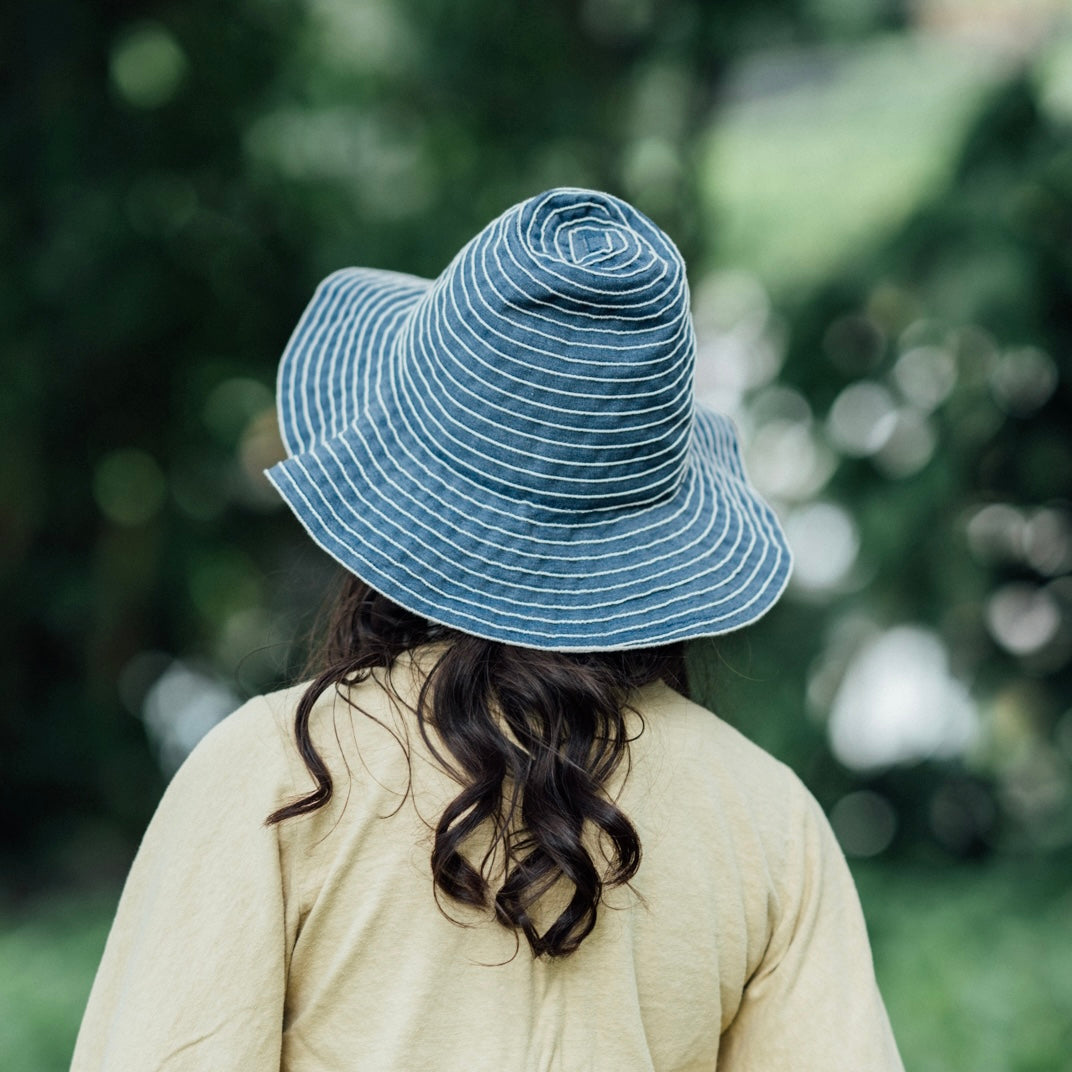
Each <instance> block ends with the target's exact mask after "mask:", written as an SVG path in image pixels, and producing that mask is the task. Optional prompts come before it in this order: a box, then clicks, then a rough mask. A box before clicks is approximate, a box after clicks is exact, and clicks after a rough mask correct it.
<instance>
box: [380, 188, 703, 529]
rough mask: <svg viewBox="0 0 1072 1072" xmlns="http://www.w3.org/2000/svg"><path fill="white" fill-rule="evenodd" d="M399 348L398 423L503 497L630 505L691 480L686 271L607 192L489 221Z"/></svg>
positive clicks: (559, 194) (655, 233)
mask: <svg viewBox="0 0 1072 1072" xmlns="http://www.w3.org/2000/svg"><path fill="white" fill-rule="evenodd" d="M397 353H398V385H399V387H400V391H399V402H400V404H401V405H404V406H405V409H400V411H399V412H400V416H402V417H403V419H406V417H407V413H406V410H408V411H409V417H410V419H412V420H413V421H414V422H415V424H416V425H418V426H420V427H421V429H422V432H423V434H425V435H427V436H428V437H429V441H430V442H432V443H434V444H435V449H437V450H440V451H442V452H443V455H444V458H445V460H446V461H447V463H448V464H450V465H452V466H453V467H455V468H456V469H457V470H458V471H459V473H461V474H462V475H463V476H464V475H466V474H473V473H479V474H480V479H481V481H482V482H484V483H489V482H490V484H491V486H492V488H493V489H494V490H495V491H497V492H499V493H501V494H504V495H507V496H509V497H512V498H517V499H520V500H523V501H525V502H527V503H530V504H535V505H537V506H539V505H544V506H546V507H548V508H550V509H554V510H561V509H562V507H563V506H564V505H571V504H572V505H574V506H576V508H577V509H578V510H584V511H592V510H596V511H598V510H618V509H622V508H636V507H639V506H643V505H645V504H648V503H652V502H656V501H658V500H660V499H661V498H665V497H666V496H668V495H671V494H672V493H673V491H674V489H675V488H676V487H677V486H678V484H679V482H680V480H681V478H682V475H683V473H684V471H685V468H686V465H687V456H688V447H689V434H690V427H691V415H692V372H693V360H694V354H695V340H694V336H693V329H692V322H691V318H690V316H689V301H688V287H687V284H686V282H685V270H684V264H683V262H682V260H681V255H680V254H679V253H678V251H677V249H676V247H674V245H673V243H672V242H671V241H670V239H669V238H667V236H666V235H665V234H663V232H662V231H660V230H659V229H658V228H657V227H656V226H655V224H653V223H652V222H651V221H650V220H648V219H647V218H646V217H644V216H642V215H641V214H640V213H639V212H637V211H636V210H635V209H633V208H632V207H631V206H629V205H627V204H625V203H624V202H622V201H619V200H618V199H616V198H614V197H611V196H610V195H608V194H597V193H594V192H592V191H587V190H552V191H550V192H548V193H546V194H543V195H540V196H538V197H535V198H531V199H530V200H528V201H525V202H522V203H521V204H520V205H518V206H515V207H514V208H513V209H511V210H509V211H508V212H506V213H504V214H503V215H502V216H500V217H499V218H498V219H497V220H495V221H493V222H492V223H491V224H489V225H488V227H486V228H485V229H484V230H483V231H481V232H480V234H478V235H477V236H476V237H475V238H474V239H473V240H472V241H471V242H470V243H469V244H468V245H466V246H465V247H464V248H463V249H462V250H461V252H460V253H459V254H458V256H457V257H456V258H455V259H454V261H453V262H452V263H451V265H450V266H449V267H448V269H447V270H446V271H445V272H444V273H443V275H442V276H440V278H439V279H438V280H437V281H436V283H435V285H434V286H433V287H432V288H431V290H430V291H429V292H428V294H427V295H426V296H425V298H424V299H423V300H422V301H421V302H419V303H418V305H417V307H416V308H415V309H414V313H413V316H412V318H411V320H410V322H409V324H408V325H407V328H406V330H404V331H403V332H402V337H401V338H400V340H399V350H398V351H397Z"/></svg>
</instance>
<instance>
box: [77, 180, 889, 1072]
mask: <svg viewBox="0 0 1072 1072" xmlns="http://www.w3.org/2000/svg"><path fill="white" fill-rule="evenodd" d="M694 348H695V342H694V337H693V328H692V322H691V318H690V314H689V306H688V289H687V285H686V282H685V269H684V264H683V263H682V261H681V257H680V255H679V253H678V252H677V250H676V248H675V247H674V246H673V244H672V243H671V242H670V240H669V239H668V238H667V237H666V236H665V235H664V234H663V233H662V232H661V231H660V230H659V229H658V228H657V227H656V226H655V225H654V224H653V223H651V221H649V220H648V219H646V218H645V217H644V216H642V215H641V214H640V213H639V212H637V211H636V210H635V209H633V208H631V207H630V206H629V205H627V204H625V203H623V202H621V201H619V200H617V199H616V198H613V197H611V196H609V195H607V194H602V193H595V192H592V191H584V190H568V189H566V190H553V191H550V192H548V193H546V194H543V195H541V196H539V197H535V198H532V199H531V200H528V201H526V202H523V203H522V204H520V205H517V206H515V207H514V208H512V209H510V210H509V211H507V212H506V213H505V214H504V215H503V216H501V217H500V218H499V219H497V220H495V221H494V222H493V223H491V224H490V225H489V226H488V227H487V228H485V229H484V230H483V231H482V232H481V233H480V234H479V235H477V237H476V238H475V239H473V240H472V241H471V242H470V243H469V244H468V245H467V246H466V247H465V248H464V249H463V250H462V251H461V252H460V253H459V254H458V256H457V257H456V258H455V259H454V261H453V262H452V263H451V265H450V266H449V267H448V268H447V269H446V271H445V272H444V273H443V274H442V275H441V276H440V277H439V278H438V279H437V280H435V281H434V282H428V281H425V280H420V279H415V278H412V277H408V276H402V275H397V274H395V273H390V272H377V271H370V270H364V269H347V270H345V271H342V272H339V273H336V274H335V275H333V276H331V277H330V278H329V279H327V280H326V281H325V282H324V283H323V284H322V285H321V287H320V288H319V290H318V291H317V293H316V295H315V296H314V298H313V300H312V302H311V304H310V305H309V308H308V309H307V310H306V312H305V314H304V316H303V318H302V320H301V322H300V323H299V325H298V327H297V329H296V331H295V333H294V335H293V337H292V338H291V340H290V343H289V344H288V347H287V350H286V352H285V354H284V356H283V360H282V364H281V367H280V373H279V416H280V423H281V427H282V432H283V437H284V442H285V444H286V447H287V452H288V454H289V457H288V459H287V460H286V461H283V462H282V463H280V464H279V465H277V466H275V467H274V468H273V469H272V470H270V471H269V477H270V478H271V480H272V482H273V483H274V485H275V486H276V488H277V489H278V490H279V492H280V493H281V495H282V496H283V498H284V499H285V500H286V502H287V504H288V505H289V506H290V507H291V509H292V510H293V511H294V513H295V514H296V515H297V517H298V519H299V520H300V521H301V522H302V524H303V525H304V526H305V527H306V529H307V530H308V531H309V534H310V535H311V536H312V537H313V539H314V540H315V541H316V542H317V543H318V544H320V546H321V547H323V548H324V550H326V551H327V552H328V553H329V554H330V555H332V556H333V557H334V558H336V559H337V560H338V561H339V562H340V563H341V564H342V565H343V566H344V567H345V568H346V570H347V576H348V578H349V579H348V581H347V582H345V583H344V584H343V585H342V586H341V588H340V594H339V602H338V606H337V610H336V614H335V617H334V620H333V623H332V626H331V628H330V630H329V634H328V642H327V644H326V647H325V651H324V652H323V654H322V658H321V662H320V665H319V667H318V674H317V676H316V677H315V678H314V679H313V681H312V683H311V684H306V685H302V686H298V687H297V688H296V689H293V690H289V691H286V692H282V693H277V694H275V695H272V696H267V697H259V698H257V699H255V700H252V701H250V702H249V703H248V704H246V706H245V707H244V708H242V709H241V710H240V711H239V712H237V713H236V714H234V715H233V716H232V717H230V718H228V719H226V720H225V721H224V723H223V724H221V725H220V726H219V727H217V728H216V730H214V731H213V732H212V733H210V734H209V736H208V737H207V738H206V739H205V740H204V741H203V742H202V744H201V745H200V746H199V747H198V748H197V749H196V750H195V752H194V754H193V755H192V756H191V757H190V759H189V760H188V761H187V763H186V764H185V766H184V767H183V768H182V770H181V771H180V772H179V774H178V775H177V776H176V777H175V779H174V781H173V783H172V784H171V786H170V787H169V789H168V792H167V794H166V796H165V798H164V800H163V802H162V803H161V805H160V808H159V811H158V813H157V815H156V817H155V818H154V820H153V823H152V825H151V826H150V828H149V831H148V833H147V834H146V837H145V841H144V843H143V845H142V848H141V850H140V852H139V854H138V858H137V860H136V861H135V863H134V866H133V869H132V871H131V874H130V877H129V879H128V882H127V886H126V889H125V891H124V894H123V899H122V902H121V904H120V908H119V912H118V916H117V919H116V922H115V925H114V927H113V930H112V934H111V937H110V938H109V942H108V947H107V950H106V952H105V955H104V960H103V963H102V965H101V968H100V972H99V974H98V977H97V981H96V983H95V986H94V989H93V993H92V996H91V998H90V1002H89V1007H88V1009H87V1012H86V1017H85V1020H84V1023H83V1025H82V1031H81V1034H80V1037H79V1042H78V1048H77V1051H76V1053H75V1058H74V1068H75V1069H77V1070H88V1069H109V1070H111V1069H115V1070H120V1069H122V1070H128V1069H129V1070H138V1072H147V1070H150V1069H167V1070H168V1072H178V1070H183V1069H190V1070H193V1069H206V1070H208V1069H212V1070H224V1069H241V1070H243V1072H260V1070H268V1069H272V1070H276V1069H285V1070H287V1072H314V1070H315V1072H328V1070H332V1072H340V1070H348V1069H353V1070H358V1069H360V1070H366V1069H367V1070H382V1072H387V1070H407V1072H412V1070H415V1069H437V1070H458V1072H461V1070H465V1072H471V1070H483V1069H487V1070H492V1069H494V1070H496V1072H501V1070H505V1069H518V1070H529V1069H531V1070H544V1069H547V1070H551V1069H561V1070H606V1072H622V1070H634V1069H652V1070H658V1072H664V1070H665V1072H670V1070H682V1072H683V1070H693V1069H695V1070H699V1069H705V1070H711V1069H715V1068H718V1069H720V1070H727V1072H740V1070H783V1069H786V1070H789V1069H791V1070H810V1069H814V1070H816V1072H818V1070H822V1072H831V1070H837V1069H844V1070H850V1069H851V1070H853V1072H859V1070H864V1069H866V1070H870V1072H874V1070H885V1069H899V1068H900V1067H901V1066H900V1061H899V1058H898V1056H897V1051H896V1047H895V1045H894V1043H893V1039H892V1036H891V1034H890V1029H889V1025H888V1022H887V1019H886V1015H885V1011H884V1009H883V1006H882V1001H881V998H880V997H879V994H878V991H877V989H876V986H875V981H874V976H873V971H872V967H871V959H870V952H869V949H868V943H867V937H866V932H865V929H864V924H863V920H862V918H861V914H860V910H859V906H858V903H857V899H856V895H855V891H854V889H853V885H852V881H851V878H850V877H849V874H848V871H847V869H846V867H845V864H844V860H843V859H842V857H841V854H840V852H839V850H838V848H837V845H836V843H835V841H834V839H833V836H832V834H831V832H830V829H829V827H828V825H827V823H826V820H825V818H824V817H823V814H822V812H821V810H820V809H819V808H818V806H817V805H816V803H815V802H814V800H813V799H812V798H811V796H810V795H809V794H808V793H807V791H806V790H805V789H804V788H803V787H802V786H801V784H800V783H799V781H798V780H797V779H796V778H795V777H794V776H793V775H792V774H791V773H790V772H789V771H788V770H787V769H786V768H785V767H783V766H781V765H780V764H779V763H777V762H775V761H774V760H773V759H771V758H770V757H769V756H767V755H766V754H765V753H763V752H762V751H760V750H759V749H758V748H756V747H755V746H754V745H752V744H750V743H749V742H747V741H746V740H744V739H743V738H742V737H741V736H740V735H738V734H737V733H736V732H734V731H733V730H732V729H730V728H729V727H728V726H726V725H725V724H723V723H721V722H720V721H719V720H718V719H717V718H716V717H715V716H714V715H712V714H711V713H709V712H707V711H705V710H703V709H702V708H699V707H697V706H696V705H694V704H692V703H690V702H689V701H688V700H687V699H685V698H684V696H683V695H682V690H683V688H684V670H683V661H682V645H683V642H684V641H687V640H689V639H691V638H694V637H700V636H712V635H716V634H719V633H724V632H727V631H729V630H733V629H738V628H740V627H742V626H745V625H747V624H749V623H750V622H752V621H754V620H756V619H757V618H758V617H759V616H760V615H762V614H763V613H764V612H765V611H766V610H767V609H769V607H770V606H771V605H772V604H773V603H774V602H775V600H776V599H777V598H778V596H779V595H780V594H781V592H782V590H783V588H784V586H785V583H786V580H787V578H788V575H789V565H790V563H789V553H788V550H787V548H786V544H785V540H784V537H783V535H782V532H781V530H780V528H779V526H778V523H777V521H776V519H775V517H774V515H773V513H772V512H771V510H770V508H769V507H768V506H766V505H765V504H764V503H763V502H762V501H761V500H760V499H759V498H758V496H757V495H756V493H755V492H754V491H753V489H752V488H751V487H750V486H749V484H748V482H747V479H746V477H745V474H744V471H743V469H742V467H741V462H740V457H739V453H738V446H737V442H736V438H735V435H734V431H733V428H732V426H731V425H730V423H729V422H728V421H727V420H726V419H725V418H723V417H721V416H719V415H717V414H714V413H710V412H707V411H705V410H703V409H702V408H699V407H697V406H696V405H695V404H694V401H693V396H692V366H693V354H694Z"/></svg>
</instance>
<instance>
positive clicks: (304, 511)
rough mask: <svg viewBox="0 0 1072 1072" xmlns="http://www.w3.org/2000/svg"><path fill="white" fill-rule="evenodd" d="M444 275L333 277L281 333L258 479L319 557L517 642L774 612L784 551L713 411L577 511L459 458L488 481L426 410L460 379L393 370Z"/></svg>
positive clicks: (662, 639)
mask: <svg viewBox="0 0 1072 1072" xmlns="http://www.w3.org/2000/svg"><path fill="white" fill-rule="evenodd" d="M651 226H654V225H651ZM448 271H449V270H448ZM445 274H446V273H445ZM442 284H443V277H441V279H440V280H439V281H436V283H433V282H431V281H429V280H424V279H418V278H416V277H413V276H406V275H401V274H398V273H392V272H384V271H376V270H370V269H360V268H352V269H344V270H342V271H340V272H336V273H335V274H334V275H332V276H329V277H328V278H327V279H326V280H325V281H324V282H323V283H322V284H321V285H320V287H319V288H318V289H317V291H316V294H315V295H314V297H313V299H312V301H311V302H310V304H309V306H308V308H307V309H306V310H305V313H304V315H303V316H302V319H301V321H300V322H299V324H298V327H297V328H296V329H295V332H294V334H293V336H292V337H291V340H290V343H289V344H288V346H287V349H286V351H285V353H284V357H283V360H282V362H281V364H280V370H279V382H278V400H279V417H280V428H281V433H282V437H283V442H284V445H285V447H286V449H287V453H288V455H289V457H288V458H287V459H286V460H285V461H282V462H280V463H279V464H277V465H275V466H274V467H272V468H271V469H270V470H268V473H267V475H268V478H269V480H271V482H272V484H273V485H274V486H275V487H276V488H277V490H278V491H279V493H280V495H281V496H282V497H283V499H284V500H285V501H286V503H287V504H288V505H289V506H290V508H291V509H292V510H293V511H294V513H295V514H296V516H297V517H298V519H299V520H300V521H301V523H302V524H303V525H304V527H305V528H306V530H307V531H308V532H309V535H310V536H311V537H312V538H313V540H314V541H315V542H316V543H317V544H318V545H319V546H320V547H322V548H323V549H324V550H325V551H326V552H327V553H328V554H329V555H331V556H332V557H333V558H335V559H336V560H337V561H338V562H340V563H341V564H342V565H343V566H344V567H346V568H347V569H348V570H350V571H352V572H353V573H355V574H356V575H357V576H359V577H361V578H362V579H363V580H365V581H367V582H368V583H369V584H370V585H372V587H374V588H375V589H377V590H378V591H380V592H382V593H383V594H384V595H386V596H388V597H389V598H390V599H392V600H394V601H395V602H396V603H398V604H399V605H401V606H403V607H405V608H406V609H408V610H410V611H412V612H414V613H416V614H419V615H421V616H423V617H425V618H427V619H429V620H431V621H434V622H437V623H440V624H443V625H445V626H449V627H452V628H455V629H459V630H462V631H463V632H466V633H470V634H473V635H475V636H480V637H485V638H488V639H491V640H498V641H503V642H506V643H510V644H516V645H520V646H523V647H531V648H542V649H549V650H556V651H592V650H599V651H610V650H617V649H628V648H640V647H648V646H652V645H658V644H666V643H671V642H673V641H678V640H686V639H692V638H696V637H702V636H712V635H717V634H721V633H726V632H730V631H732V630H735V629H739V628H741V627H743V626H745V625H748V624H750V623H752V622H754V621H755V620H756V619H758V618H759V617H760V616H762V615H763V614H764V613H765V612H766V611H767V610H768V609H769V608H770V607H771V606H772V605H773V604H774V603H775V601H776V600H777V599H778V597H779V596H780V595H781V593H782V591H783V590H784V588H785V585H786V583H787V581H788V578H789V573H790V566H791V556H790V553H789V549H788V546H787V543H786V540H785V537H784V534H783V532H782V530H781V527H780V525H779V523H778V520H777V518H776V516H775V514H774V512H773V511H772V510H771V508H770V506H769V505H768V504H767V503H765V502H764V501H763V500H762V499H761V497H760V496H759V495H758V493H757V492H756V491H755V490H754V489H753V488H752V486H751V485H750V484H749V482H748V480H747V478H746V475H745V472H744V469H743V467H742V464H741V458H740V450H739V446H738V442H737V437H736V434H735V431H734V428H733V426H732V423H731V422H730V421H729V420H728V419H726V418H725V417H723V416H721V415H720V414H717V413H714V412H712V411H709V410H707V409H705V408H703V407H701V406H698V405H695V406H694V407H693V408H691V411H690V412H689V413H688V414H687V416H688V418H689V419H688V423H687V443H685V444H684V445H683V452H684V453H683V454H682V458H683V464H682V466H681V470H680V473H679V474H678V476H677V477H676V479H675V482H674V485H673V487H672V488H670V489H669V491H667V492H664V493H661V494H659V495H658V496H656V497H654V498H653V499H652V501H649V502H644V503H642V504H639V505H636V506H632V507H628V508H621V507H619V508H614V509H599V510H585V509H583V508H580V507H578V505H577V504H575V503H574V502H572V501H571V497H570V495H569V494H568V493H563V494H562V495H561V496H560V497H558V498H553V499H550V500H548V499H546V498H545V499H544V500H543V501H537V500H536V499H535V497H534V496H532V495H531V494H528V493H526V491H525V488H524V486H522V485H523V484H524V481H521V482H520V483H519V484H518V485H517V486H514V485H512V484H510V483H509V482H505V481H503V480H501V479H499V480H490V479H485V477H484V474H483V472H482V471H481V470H480V469H478V468H477V467H475V466H474V464H473V458H474V455H475V456H476V457H477V458H478V460H479V456H480V452H481V451H482V450H486V451H487V468H488V471H491V470H494V469H495V468H496V466H497V465H498V464H499V461H498V459H499V453H498V452H497V450H496V445H495V443H494V442H492V441H490V440H489V439H488V437H479V438H474V436H473V435H472V434H471V433H469V432H467V431H466V429H464V428H462V427H461V426H460V425H459V426H456V427H455V426H452V425H451V424H450V423H449V422H445V421H444V420H443V415H442V411H441V410H439V409H437V408H436V406H435V405H434V404H430V400H434V398H435V396H436V393H437V392H453V393H455V394H456V393H457V392H458V390H459V387H458V385H457V384H456V383H451V382H441V381H438V380H435V379H431V378H430V377H429V376H428V375H427V372H425V373H424V374H423V378H421V377H417V376H415V375H414V373H413V367H412V366H413V362H412V361H410V360H408V358H410V357H411V356H412V353H413V351H414V347H415V346H417V345H418V343H416V342H415V341H414V340H415V329H414V324H415V321H416V320H417V319H419V318H420V317H421V316H422V312H423V311H424V310H425V309H426V306H427V304H428V300H429V299H430V297H431V296H432V294H433V290H434V288H435V287H437V286H441V285H442ZM690 331H691V326H690ZM428 367H431V366H425V368H426V369H427V368H428ZM690 405H691V387H690ZM551 418H553V414H552V415H551ZM472 423H474V424H478V423H479V422H478V421H475V420H474V421H473V422H472ZM551 423H552V424H554V423H555V422H554V421H553V419H552V420H551ZM517 468H518V471H519V472H521V471H522V467H517ZM564 486H565V487H568V486H569V485H564Z"/></svg>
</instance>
